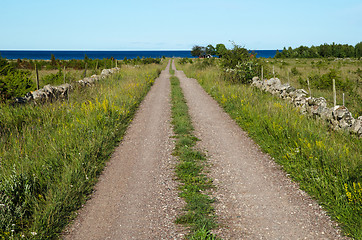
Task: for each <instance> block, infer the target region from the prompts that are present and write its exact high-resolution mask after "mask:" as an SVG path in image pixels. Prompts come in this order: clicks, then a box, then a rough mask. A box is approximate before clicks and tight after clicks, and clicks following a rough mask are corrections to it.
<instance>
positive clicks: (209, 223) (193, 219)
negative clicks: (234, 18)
mask: <svg viewBox="0 0 362 240" xmlns="http://www.w3.org/2000/svg"><path fill="white" fill-rule="evenodd" d="M170 73H171V74H172V75H173V74H174V70H172V69H171V68H170ZM170 81H171V99H172V100H171V101H172V124H173V130H174V133H175V138H176V146H175V150H174V155H175V156H177V157H178V161H179V162H178V164H177V165H176V176H177V180H178V181H179V182H180V183H181V185H180V187H179V189H180V191H181V192H180V196H181V197H182V198H183V199H184V200H185V202H186V206H185V208H184V214H183V215H181V216H179V217H178V218H177V220H176V223H179V224H184V225H186V226H187V227H189V229H190V234H189V235H188V236H186V238H187V239H194V240H197V239H199V240H201V239H203V240H213V239H217V238H216V236H214V235H213V234H212V233H211V232H210V230H212V229H213V228H215V227H216V226H217V224H216V221H215V213H214V208H213V207H212V205H211V204H212V203H213V202H214V199H212V198H211V197H210V196H209V195H208V194H207V192H208V191H209V190H210V189H211V188H213V187H214V186H213V184H212V180H211V179H209V178H208V177H207V176H206V175H205V173H204V172H205V169H204V168H205V166H206V164H207V161H206V158H205V155H204V154H203V153H201V152H200V151H198V150H197V149H195V145H196V142H197V141H198V140H197V138H196V137H195V136H194V135H193V133H192V132H193V130H194V129H193V126H192V122H191V118H190V115H189V113H188V106H187V104H186V101H185V98H184V95H183V93H182V89H181V87H180V81H179V79H178V78H177V77H175V76H172V77H171V79H170Z"/></svg>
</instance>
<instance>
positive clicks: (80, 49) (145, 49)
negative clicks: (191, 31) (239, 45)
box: [0, 49, 279, 51]
mask: <svg viewBox="0 0 362 240" xmlns="http://www.w3.org/2000/svg"><path fill="white" fill-rule="evenodd" d="M191 50H192V49H0V51H191ZM247 50H250V51H255V50H272V51H276V50H279V49H247Z"/></svg>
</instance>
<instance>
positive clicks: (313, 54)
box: [275, 42, 362, 58]
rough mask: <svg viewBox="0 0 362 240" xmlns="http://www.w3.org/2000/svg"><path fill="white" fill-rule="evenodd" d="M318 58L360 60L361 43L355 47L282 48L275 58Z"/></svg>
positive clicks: (331, 45)
mask: <svg viewBox="0 0 362 240" xmlns="http://www.w3.org/2000/svg"><path fill="white" fill-rule="evenodd" d="M319 57H337V58H347V57H350V58H360V57H362V42H359V43H357V44H356V45H355V46H352V45H348V44H335V43H332V44H327V43H325V44H323V45H320V46H311V47H306V46H300V47H297V48H295V49H293V48H292V47H289V48H288V49H286V48H285V47H284V49H283V51H281V52H279V51H278V50H277V53H276V55H275V58H319Z"/></svg>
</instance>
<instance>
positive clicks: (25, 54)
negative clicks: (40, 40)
mask: <svg viewBox="0 0 362 240" xmlns="http://www.w3.org/2000/svg"><path fill="white" fill-rule="evenodd" d="M276 51H277V50H250V52H254V53H256V57H258V58H259V57H262V58H272V57H274V56H275V54H276ZM52 54H54V57H55V58H56V59H60V60H70V59H84V57H85V55H87V57H88V58H91V59H104V58H112V57H113V58H115V59H118V60H122V59H124V58H127V59H133V58H137V57H140V58H142V57H144V58H161V57H163V56H164V57H169V58H172V57H180V58H185V57H186V58H193V56H191V51H190V50H154V51H141V50H140V51H88V50H84V51H79V50H77V51H76V50H74V51H61V50H0V57H2V58H6V59H33V60H50V58H51V55H52Z"/></svg>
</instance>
